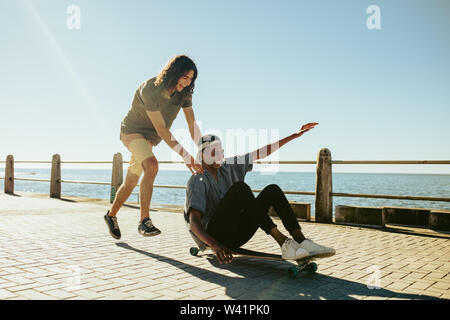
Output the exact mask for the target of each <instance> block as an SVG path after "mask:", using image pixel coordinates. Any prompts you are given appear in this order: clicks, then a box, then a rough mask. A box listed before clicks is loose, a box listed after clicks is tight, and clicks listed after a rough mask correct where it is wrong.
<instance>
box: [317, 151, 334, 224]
mask: <svg viewBox="0 0 450 320" xmlns="http://www.w3.org/2000/svg"><path fill="white" fill-rule="evenodd" d="M331 193H332V174H331V151H330V150H328V149H327V148H323V149H321V150H320V152H319V155H318V156H317V168H316V221H317V222H325V223H332V222H333V197H332V195H331Z"/></svg>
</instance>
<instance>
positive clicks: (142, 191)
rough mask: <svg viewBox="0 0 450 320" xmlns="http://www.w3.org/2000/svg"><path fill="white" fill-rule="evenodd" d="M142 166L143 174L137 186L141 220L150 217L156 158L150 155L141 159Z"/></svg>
mask: <svg viewBox="0 0 450 320" xmlns="http://www.w3.org/2000/svg"><path fill="white" fill-rule="evenodd" d="M142 167H143V168H144V176H143V177H142V180H141V185H140V188H139V197H140V201H141V220H140V221H139V222H142V221H143V220H144V219H145V218H149V217H150V202H151V199H152V194H153V182H154V181H155V178H156V174H157V173H158V160H156V158H155V157H150V158H147V159H145V160H144V161H142Z"/></svg>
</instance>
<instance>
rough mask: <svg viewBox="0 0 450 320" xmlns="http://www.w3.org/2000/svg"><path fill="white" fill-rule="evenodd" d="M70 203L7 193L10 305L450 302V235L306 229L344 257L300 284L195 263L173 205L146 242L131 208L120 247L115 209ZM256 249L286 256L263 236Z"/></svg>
mask: <svg viewBox="0 0 450 320" xmlns="http://www.w3.org/2000/svg"><path fill="white" fill-rule="evenodd" d="M70 199H72V200H69V199H67V197H66V200H57V199H49V198H48V196H40V197H39V196H37V195H31V194H25V193H19V195H16V196H11V195H6V194H4V193H0V299H169V300H172V299H289V300H290V299H430V298H432V299H435V298H443V299H450V236H449V235H448V234H447V235H446V234H436V235H437V236H429V235H428V236H424V235H415V234H405V233H393V232H386V231H383V230H376V229H366V228H358V227H349V226H339V225H327V224H316V223H313V222H311V223H302V224H301V225H302V228H303V230H304V233H305V234H306V235H307V236H308V237H310V238H312V239H313V240H315V241H317V242H319V243H321V244H324V245H326V246H332V247H334V248H335V249H336V250H337V254H336V255H335V256H333V257H330V258H327V259H322V260H319V261H318V264H319V270H318V272H317V274H315V275H310V274H301V275H299V277H298V278H297V279H291V278H289V277H288V275H287V268H288V267H289V265H290V263H288V262H276V261H261V260H253V259H243V258H236V259H235V261H234V262H233V263H232V264H231V265H226V266H223V265H220V264H219V263H218V262H217V261H216V260H215V259H212V258H205V257H193V256H191V255H190V254H189V248H190V247H191V246H192V245H193V244H194V243H193V241H192V240H191V238H190V236H189V234H188V232H187V230H186V227H185V224H184V221H183V216H182V214H180V213H175V212H169V211H175V210H171V209H170V208H165V209H161V210H158V211H152V213H151V215H152V219H153V221H154V223H155V224H156V225H157V226H158V228H160V229H161V230H162V234H161V235H160V236H157V237H154V238H143V237H142V236H140V235H139V234H138V232H137V222H138V216H139V210H138V209H137V208H135V207H132V206H127V207H124V208H123V209H122V210H121V212H120V213H119V224H120V227H121V231H122V239H121V240H118V241H116V240H114V239H113V238H111V236H110V235H109V233H108V232H107V228H106V225H105V223H104V221H103V215H104V214H105V212H106V210H107V207H108V203H107V202H105V201H97V202H95V201H81V200H80V199H78V200H73V199H75V198H70ZM278 222H279V221H278ZM278 225H279V227H280V228H281V229H282V225H281V223H280V222H279V223H278ZM246 247H247V248H251V249H255V250H261V251H266V252H278V251H279V249H278V247H277V245H276V244H275V242H274V241H272V240H271V239H270V238H269V237H268V236H267V235H266V234H265V233H264V232H262V231H258V232H257V234H256V236H255V238H254V239H252V240H251V242H250V243H248V244H247V245H246ZM377 280H379V282H377ZM368 284H369V285H371V286H376V285H378V286H379V287H380V289H375V288H372V289H369V288H368V286H367V285H368Z"/></svg>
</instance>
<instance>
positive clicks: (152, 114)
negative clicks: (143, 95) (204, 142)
mask: <svg viewBox="0 0 450 320" xmlns="http://www.w3.org/2000/svg"><path fill="white" fill-rule="evenodd" d="M146 113H147V116H148V117H149V119H150V121H151V122H152V124H153V126H154V127H155V130H156V133H157V134H158V136H160V137H161V139H163V140H164V142H165V143H167V145H168V146H169V147H170V148H172V150H173V151H175V152H176V153H178V154H179V155H180V157H182V158H183V160H184V162H185V163H186V165H187V167H188V168H189V170H190V171H191V172H192V174H194V170H195V172H199V173H203V172H204V170H203V168H202V166H201V165H200V164H197V163H195V160H194V158H193V157H192V156H191V155H190V154H189V152H187V151H186V150H185V149H184V148H183V146H182V145H181V144H180V143H179V142H178V141H177V139H175V137H174V136H173V135H172V133H171V132H170V130H169V129H167V128H166V123H165V121H164V118H163V116H162V114H161V112H159V111H148V110H146Z"/></svg>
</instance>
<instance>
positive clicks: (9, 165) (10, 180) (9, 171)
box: [5, 155, 14, 194]
mask: <svg viewBox="0 0 450 320" xmlns="http://www.w3.org/2000/svg"><path fill="white" fill-rule="evenodd" d="M5 193H9V194H14V157H13V156H12V155H8V156H7V157H6V166H5Z"/></svg>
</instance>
